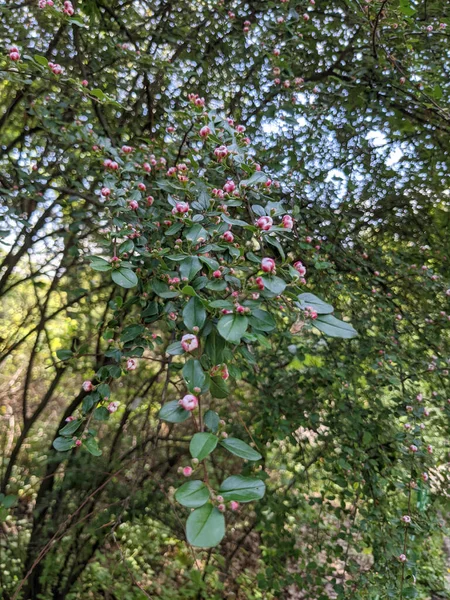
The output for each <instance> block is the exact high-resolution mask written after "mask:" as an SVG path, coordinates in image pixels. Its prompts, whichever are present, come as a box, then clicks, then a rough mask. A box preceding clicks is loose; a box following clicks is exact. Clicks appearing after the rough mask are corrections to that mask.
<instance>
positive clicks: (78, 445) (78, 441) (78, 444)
mask: <svg viewBox="0 0 450 600" xmlns="http://www.w3.org/2000/svg"><path fill="white" fill-rule="evenodd" d="M81 444H82V441H81V440H76V442H75V446H76V447H77V448H79V447H80V446H81Z"/></svg>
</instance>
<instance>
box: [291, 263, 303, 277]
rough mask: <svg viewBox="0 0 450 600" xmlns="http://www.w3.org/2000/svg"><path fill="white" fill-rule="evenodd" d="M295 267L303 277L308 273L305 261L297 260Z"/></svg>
mask: <svg viewBox="0 0 450 600" xmlns="http://www.w3.org/2000/svg"><path fill="white" fill-rule="evenodd" d="M293 267H294V269H295V270H296V271H297V273H298V274H299V275H300V276H301V277H304V276H305V275H306V267H305V266H304V265H303V263H302V262H301V261H300V260H298V261H297V262H295V263H294V264H293Z"/></svg>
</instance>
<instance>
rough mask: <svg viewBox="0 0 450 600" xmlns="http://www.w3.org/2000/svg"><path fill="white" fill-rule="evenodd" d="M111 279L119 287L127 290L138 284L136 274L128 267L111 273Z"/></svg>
mask: <svg viewBox="0 0 450 600" xmlns="http://www.w3.org/2000/svg"><path fill="white" fill-rule="evenodd" d="M111 278H112V280H113V281H114V283H117V285H120V287H123V288H126V289H129V288H132V287H135V286H136V285H137V283H138V278H137V276H136V273H133V271H132V270H131V269H128V268H127V267H119V268H118V269H115V270H114V271H113V272H112V273H111Z"/></svg>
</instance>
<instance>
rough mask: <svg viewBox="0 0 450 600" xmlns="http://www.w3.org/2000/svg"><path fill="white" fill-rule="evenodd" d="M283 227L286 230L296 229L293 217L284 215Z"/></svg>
mask: <svg viewBox="0 0 450 600" xmlns="http://www.w3.org/2000/svg"><path fill="white" fill-rule="evenodd" d="M281 226H282V227H284V228H285V229H292V228H293V227H294V220H293V219H292V217H291V215H284V217H283V219H282V220H281Z"/></svg>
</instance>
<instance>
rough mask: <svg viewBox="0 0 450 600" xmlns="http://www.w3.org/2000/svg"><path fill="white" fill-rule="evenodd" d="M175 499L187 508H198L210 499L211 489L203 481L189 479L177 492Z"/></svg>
mask: <svg viewBox="0 0 450 600" xmlns="http://www.w3.org/2000/svg"><path fill="white" fill-rule="evenodd" d="M175 500H176V501H177V502H178V503H179V504H181V505H182V506H186V507H187V508H198V507H199V506H203V505H204V504H206V502H208V500H209V490H208V488H207V487H206V485H205V484H204V483H203V482H202V481H198V480H197V481H187V482H186V483H184V484H183V485H182V486H181V487H179V488H178V489H177V491H176V492H175Z"/></svg>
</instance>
